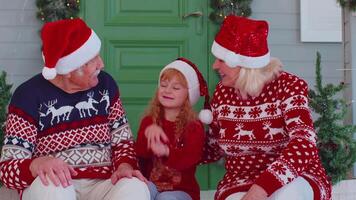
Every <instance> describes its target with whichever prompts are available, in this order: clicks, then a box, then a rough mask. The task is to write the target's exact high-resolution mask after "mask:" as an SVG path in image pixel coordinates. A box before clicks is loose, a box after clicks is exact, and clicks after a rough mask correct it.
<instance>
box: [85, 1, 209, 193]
mask: <svg viewBox="0 0 356 200" xmlns="http://www.w3.org/2000/svg"><path fill="white" fill-rule="evenodd" d="M81 3H82V15H83V18H84V19H85V20H86V22H87V23H88V24H89V25H90V27H92V28H93V29H94V30H95V32H96V33H97V34H98V36H99V37H100V39H101V40H102V49H101V55H102V57H103V59H104V63H105V70H106V71H107V72H109V73H110V74H111V75H112V76H113V77H114V79H115V80H116V81H117V83H118V85H119V88H120V93H121V99H122V101H123V104H124V107H125V109H126V112H127V116H128V119H129V123H130V125H131V128H132V131H133V133H134V134H135V135H136V132H137V128H138V126H139V123H140V119H141V117H142V115H143V112H144V110H145V108H146V107H147V104H148V103H149V101H150V100H151V98H152V96H153V95H154V92H155V90H156V87H157V84H158V80H157V79H158V75H159V72H160V70H161V69H162V68H163V67H164V66H165V65H167V64H168V63H169V62H171V61H173V60H174V59H175V58H177V57H186V58H188V59H190V60H191V61H192V62H194V63H195V64H196V65H197V66H198V68H199V70H200V71H201V72H202V74H203V76H205V77H206V79H207V80H208V69H209V67H208V55H209V54H210V53H209V52H210V48H209V50H208V29H207V22H208V14H207V13H206V12H207V8H208V4H209V1H204V0H101V1H97V0H86V1H81ZM196 11H199V12H201V13H203V16H199V14H198V16H197V15H188V17H183V16H184V15H186V14H189V13H192V12H196ZM202 105H203V98H201V100H200V101H199V102H198V104H197V106H196V110H197V111H199V110H200V109H201V108H202ZM197 177H198V180H199V183H200V186H201V189H208V188H209V182H210V181H209V166H208V165H206V166H202V167H199V169H198V172H197ZM210 180H211V179H210ZM212 185H215V183H213V184H212ZM212 189H215V188H212Z"/></svg>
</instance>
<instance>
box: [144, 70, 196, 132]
mask: <svg viewBox="0 0 356 200" xmlns="http://www.w3.org/2000/svg"><path fill="white" fill-rule="evenodd" d="M174 77H176V79H177V81H179V82H180V84H182V85H183V86H184V87H186V88H188V83H187V81H186V79H185V77H184V75H183V74H182V73H180V72H179V71H178V70H176V69H166V70H164V71H163V72H162V74H161V77H160V80H161V81H164V80H172V79H173V78H174ZM187 91H188V90H187ZM145 116H151V117H152V119H153V122H154V123H156V124H157V125H159V126H161V125H162V120H163V119H164V107H163V106H162V104H161V103H160V102H159V100H158V89H157V90H156V92H155V95H154V96H153V98H152V100H151V102H150V103H149V105H148V108H147V109H146V111H145ZM196 119H197V116H196V113H195V112H194V110H193V107H192V106H191V105H190V102H189V98H188V96H187V99H186V100H185V101H184V103H183V105H182V107H181V110H180V112H179V114H178V116H177V118H176V121H175V122H176V127H175V135H176V136H177V137H179V136H180V135H181V134H182V133H183V131H184V127H185V126H186V125H187V124H188V123H189V122H191V121H194V120H196Z"/></svg>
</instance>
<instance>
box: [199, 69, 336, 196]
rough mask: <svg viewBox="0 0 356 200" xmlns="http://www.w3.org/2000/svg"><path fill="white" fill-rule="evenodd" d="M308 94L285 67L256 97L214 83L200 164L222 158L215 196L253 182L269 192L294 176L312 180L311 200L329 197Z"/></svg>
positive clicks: (301, 83) (238, 189) (301, 82)
mask: <svg viewBox="0 0 356 200" xmlns="http://www.w3.org/2000/svg"><path fill="white" fill-rule="evenodd" d="M307 95H308V86H307V84H306V82H305V81H303V80H301V79H299V78H298V77H296V76H294V75H291V74H289V73H287V72H282V73H281V74H280V76H279V77H278V78H276V79H275V80H273V81H271V82H270V83H268V84H267V85H266V86H265V87H264V89H263V91H262V92H261V94H260V95H259V96H258V97H254V98H248V99H242V98H241V97H239V95H238V94H236V92H235V89H234V88H231V87H225V86H223V85H222V84H221V83H219V84H218V85H217V87H216V89H215V92H214V95H213V98H212V101H211V107H212V112H213V118H214V120H213V122H212V124H211V125H210V129H209V134H208V138H209V139H208V142H207V145H206V148H205V155H204V159H203V162H204V163H208V162H213V161H217V160H219V159H220V158H222V157H225V160H226V162H225V168H226V173H225V175H224V177H223V179H222V180H221V181H220V182H219V185H218V188H217V193H216V195H215V199H216V200H223V199H225V198H226V197H228V196H229V195H230V194H232V193H235V192H240V191H247V190H248V189H249V188H250V187H251V185H252V184H258V185H260V186H261V187H263V188H264V189H265V190H266V192H267V193H268V195H271V194H272V193H273V192H274V191H276V190H277V189H279V188H281V187H282V186H283V185H286V184H288V183H290V182H291V181H293V180H294V179H295V178H297V177H298V176H302V177H303V178H305V179H306V180H307V181H308V182H309V183H310V185H311V186H312V188H313V191H314V199H315V200H329V199H330V198H331V184H330V182H329V180H328V178H327V176H326V173H325V170H324V168H323V167H322V165H321V162H320V159H319V156H318V149H317V147H316V134H315V131H314V128H313V121H312V117H311V114H310V110H309V107H308V97H307Z"/></svg>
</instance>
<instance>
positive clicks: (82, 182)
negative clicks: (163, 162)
mask: <svg viewBox="0 0 356 200" xmlns="http://www.w3.org/2000/svg"><path fill="white" fill-rule="evenodd" d="M49 182H50V185H48V186H45V185H43V184H42V182H41V180H40V178H39V177H37V178H36V179H35V180H34V181H33V183H32V184H31V185H30V187H28V188H26V189H25V190H24V192H23V195H22V199H23V200H42V199H43V200H99V199H100V200H150V192H149V190H148V187H147V185H146V184H145V183H144V182H142V181H140V180H139V179H137V178H122V179H120V180H119V181H118V182H117V183H116V184H115V185H113V184H112V183H111V180H110V179H104V180H102V179H78V180H73V181H72V182H73V184H72V185H70V186H68V187H66V188H63V187H62V186H58V187H56V186H55V185H54V184H53V183H51V181H49Z"/></svg>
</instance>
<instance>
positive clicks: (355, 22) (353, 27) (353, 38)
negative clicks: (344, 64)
mask: <svg viewBox="0 0 356 200" xmlns="http://www.w3.org/2000/svg"><path fill="white" fill-rule="evenodd" d="M348 20H349V29H350V30H349V32H350V35H349V49H348V50H349V58H348V64H349V66H350V68H351V69H352V70H351V74H352V80H356V35H355V34H352V33H355V32H356V12H354V13H351V14H350V15H349V18H348ZM352 50H353V51H352ZM352 99H353V100H354V101H355V100H356V81H352ZM352 108H353V109H352V110H353V112H352V113H353V116H356V102H354V103H353V107H352ZM353 124H354V125H355V124H356V117H354V118H353ZM354 138H355V139H356V134H355V135H354ZM353 175H354V177H355V176H356V164H355V165H354V173H353Z"/></svg>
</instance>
